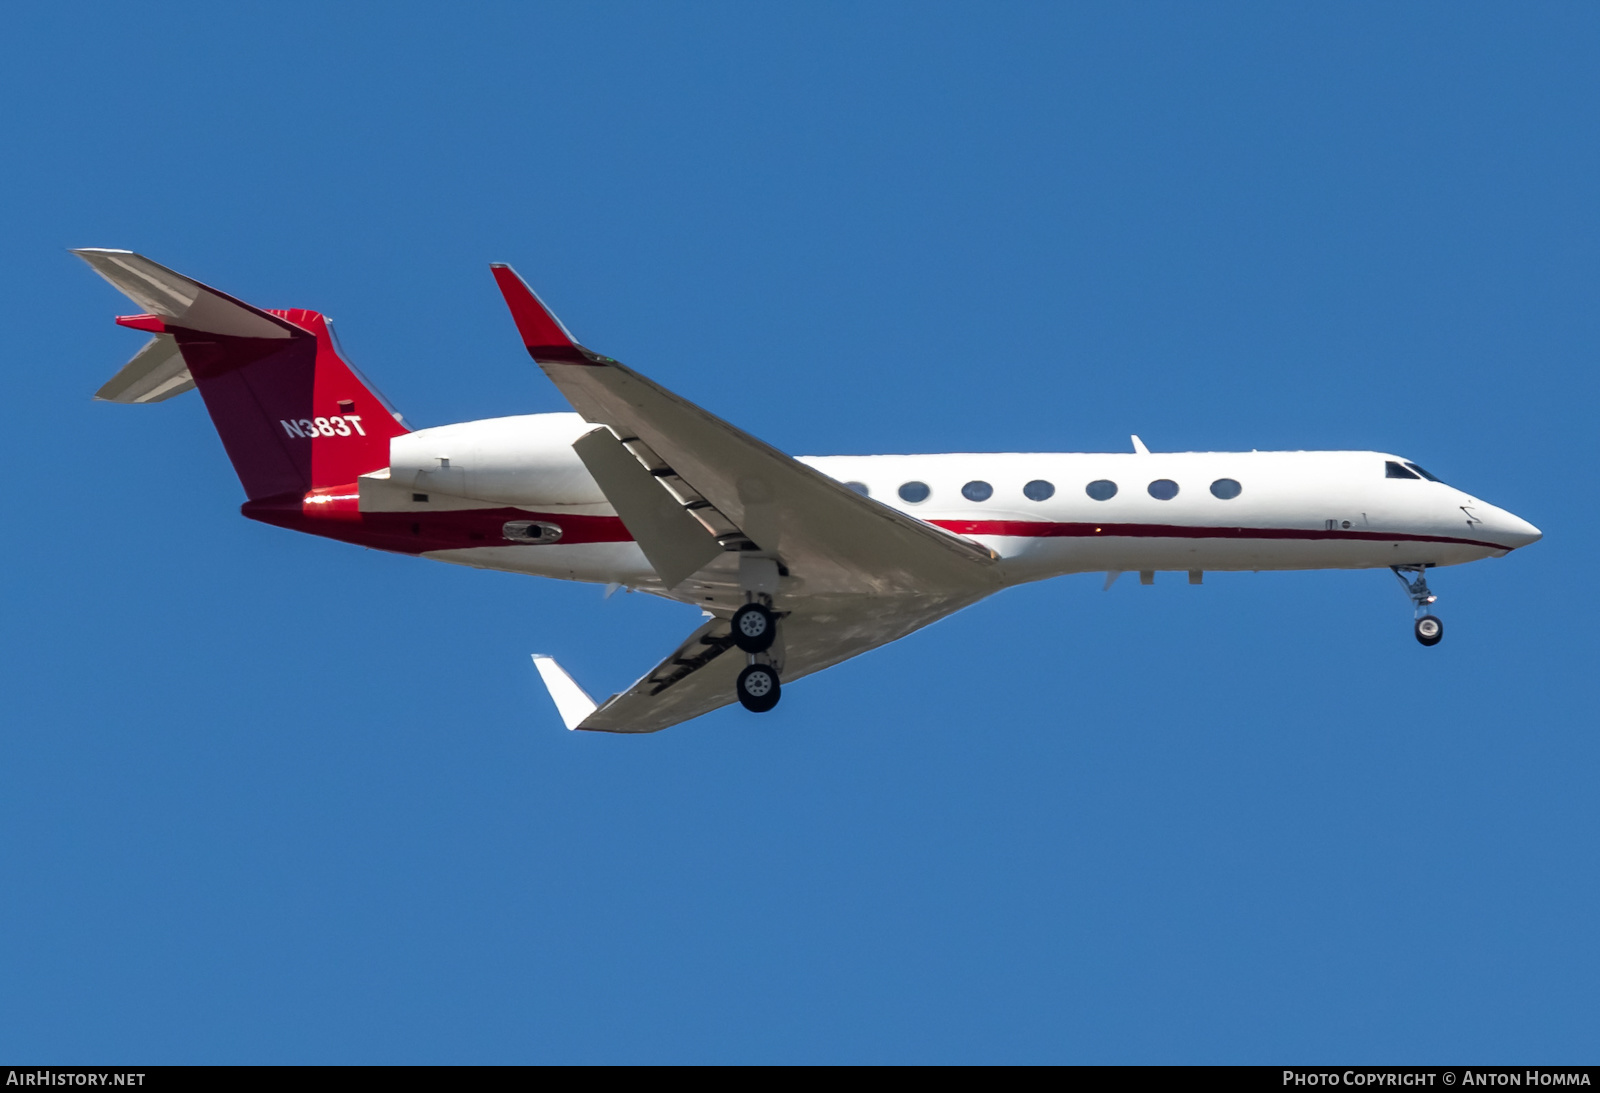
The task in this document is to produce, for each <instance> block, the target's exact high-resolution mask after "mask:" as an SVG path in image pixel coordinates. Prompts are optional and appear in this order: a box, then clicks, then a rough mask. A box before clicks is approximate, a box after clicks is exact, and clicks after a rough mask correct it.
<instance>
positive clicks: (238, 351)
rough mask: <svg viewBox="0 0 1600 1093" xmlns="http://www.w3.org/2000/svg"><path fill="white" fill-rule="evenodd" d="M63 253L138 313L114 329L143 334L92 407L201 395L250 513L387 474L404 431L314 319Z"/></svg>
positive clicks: (85, 253) (153, 268)
mask: <svg viewBox="0 0 1600 1093" xmlns="http://www.w3.org/2000/svg"><path fill="white" fill-rule="evenodd" d="M72 253H74V254H76V255H77V256H78V257H79V258H82V259H83V260H84V261H85V262H87V263H89V265H90V266H91V267H93V268H94V271H95V272H96V273H98V274H100V276H102V277H104V278H105V279H106V280H107V281H110V282H111V283H112V284H113V285H115V286H116V287H117V288H118V289H119V290H121V291H122V293H123V294H124V295H126V296H127V297H128V298H129V299H131V300H132V301H133V302H134V303H136V304H138V305H139V306H140V307H142V308H143V309H144V312H145V313H144V314H141V315H124V316H120V317H119V318H118V319H117V322H118V323H119V324H120V325H122V326H127V327H132V328H133V329H135V330H143V331H148V332H149V333H150V334H152V335H153V337H152V338H151V339H150V341H149V342H148V343H147V344H146V345H145V347H144V348H143V349H141V350H140V351H139V353H138V354H137V355H136V356H135V357H134V358H133V359H132V360H131V361H129V362H128V363H127V365H125V366H124V367H123V369H122V370H121V371H120V372H118V373H117V374H116V375H115V376H113V377H112V378H111V380H110V381H108V382H107V383H106V385H105V386H104V387H102V388H100V390H99V391H98V392H96V394H95V397H96V398H99V399H103V400H106V401H109V402H129V403H142V402H160V401H162V400H163V399H168V398H171V397H173V396H174V395H179V394H182V393H183V392H185V391H187V390H189V389H191V388H196V387H197V388H199V390H200V396H201V397H202V398H203V399H204V400H205V404H206V410H207V411H208V412H209V413H210V414H211V422H212V424H213V425H215V426H216V428H217V434H218V435H219V436H220V437H221V438H222V446H223V448H225V449H226V450H227V453H228V458H229V459H231V460H232V461H233V469H234V470H235V471H236V472H238V475H239V481H240V483H241V484H242V485H243V486H244V492H245V495H246V496H247V497H249V499H250V501H251V502H265V501H268V500H272V499H281V500H282V501H283V502H288V503H290V504H292V505H293V507H295V508H296V509H298V507H299V505H300V499H301V498H302V497H304V496H305V495H306V494H308V493H309V492H310V491H312V490H317V489H326V488H328V487H334V486H343V485H347V484H350V483H353V482H355V481H356V479H357V478H358V477H359V476H360V475H362V474H366V473H369V472H371V471H375V470H378V469H380V468H383V467H387V466H388V465H389V441H390V439H391V438H392V437H396V436H400V435H401V434H403V433H406V432H408V431H409V430H407V429H406V427H405V425H404V424H403V423H402V422H401V420H400V415H399V414H397V413H395V411H394V409H393V407H391V406H390V405H389V403H388V401H387V400H385V399H384V398H383V396H382V395H380V394H378V393H377V392H376V391H375V390H373V389H372V387H371V386H370V385H369V384H368V383H367V382H366V380H365V379H364V378H363V377H362V376H361V374H360V373H359V372H357V371H356V369H355V368H354V367H353V366H352V365H351V364H350V363H349V362H348V361H346V360H345V359H344V357H343V356H341V355H340V353H339V349H338V345H337V343H336V341H335V339H334V336H333V330H332V327H331V326H330V325H329V323H328V320H327V319H326V318H324V317H323V316H322V315H320V314H318V313H317V312H315V311H306V310H303V309H300V308H291V309H288V310H284V311H264V310H262V309H260V308H256V307H251V306H250V305H249V304H247V303H244V302H243V301H241V300H236V299H234V298H233V297H232V296H229V295H227V294H226V293H222V292H218V291H217V290H216V289H214V288H210V287H208V286H206V285H202V284H200V283H199V282H198V281H192V280H190V279H189V278H187V277H185V276H183V275H182V274H179V273H174V272H173V271H172V270H170V269H167V268H166V267H165V266H161V265H158V264H156V263H155V262H152V261H150V259H148V258H145V257H143V256H142V255H138V254H134V253H133V252H132V251H125V250H100V249H88V248H86V249H83V250H75V251H73V252H72ZM250 507H253V506H247V508H250Z"/></svg>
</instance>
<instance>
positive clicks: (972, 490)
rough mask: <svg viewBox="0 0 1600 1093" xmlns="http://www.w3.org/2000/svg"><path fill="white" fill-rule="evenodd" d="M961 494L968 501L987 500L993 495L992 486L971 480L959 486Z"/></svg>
mask: <svg viewBox="0 0 1600 1093" xmlns="http://www.w3.org/2000/svg"><path fill="white" fill-rule="evenodd" d="M961 496H962V497H965V498H966V499H967V500H968V501H987V500H989V498H991V497H993V496H994V487H993V486H991V485H989V483H987V482H981V481H978V480H973V481H971V482H968V483H967V484H966V485H965V486H962V487H961Z"/></svg>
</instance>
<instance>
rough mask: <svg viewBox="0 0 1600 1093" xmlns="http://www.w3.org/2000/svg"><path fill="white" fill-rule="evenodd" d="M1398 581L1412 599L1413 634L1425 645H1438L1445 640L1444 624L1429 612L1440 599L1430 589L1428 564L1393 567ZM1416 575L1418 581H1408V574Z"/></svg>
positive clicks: (1391, 567)
mask: <svg viewBox="0 0 1600 1093" xmlns="http://www.w3.org/2000/svg"><path fill="white" fill-rule="evenodd" d="M1389 568H1390V569H1392V570H1394V575H1395V577H1396V579H1398V580H1399V581H1400V584H1401V586H1402V587H1403V588H1404V589H1405V590H1406V595H1407V596H1408V597H1410V599H1411V607H1412V614H1413V617H1414V618H1415V619H1416V624H1415V625H1414V626H1413V627H1412V632H1413V633H1414V634H1416V636H1417V640H1418V641H1419V642H1421V643H1422V644H1423V645H1429V646H1432V645H1438V644H1439V643H1440V642H1441V641H1443V640H1444V623H1443V622H1442V621H1441V620H1440V619H1439V617H1438V616H1437V615H1435V614H1433V613H1432V612H1431V611H1429V610H1428V608H1429V607H1431V606H1433V604H1434V603H1436V602H1438V599H1439V597H1438V596H1435V595H1434V594H1433V592H1432V591H1430V590H1429V588H1428V569H1429V568H1430V567H1429V566H1428V565H1427V564H1426V563H1424V564H1422V565H1392V566H1390V567H1389ZM1408 573H1415V574H1416V575H1417V578H1416V580H1408V579H1407V577H1406V574H1408Z"/></svg>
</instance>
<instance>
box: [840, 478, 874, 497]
mask: <svg viewBox="0 0 1600 1093" xmlns="http://www.w3.org/2000/svg"><path fill="white" fill-rule="evenodd" d="M844 487H845V489H847V490H855V491H856V492H857V493H859V494H860V495H861V496H862V497H871V496H872V491H871V490H869V489H867V484H866V483H865V482H846V483H845V484H844Z"/></svg>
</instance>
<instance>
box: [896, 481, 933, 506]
mask: <svg viewBox="0 0 1600 1093" xmlns="http://www.w3.org/2000/svg"><path fill="white" fill-rule="evenodd" d="M927 499H928V484H927V483H926V482H907V483H906V484H905V485H903V486H901V487H900V500H902V501H904V502H905V503H906V504H908V505H920V504H921V503H922V502H924V501H926V500H927Z"/></svg>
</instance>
